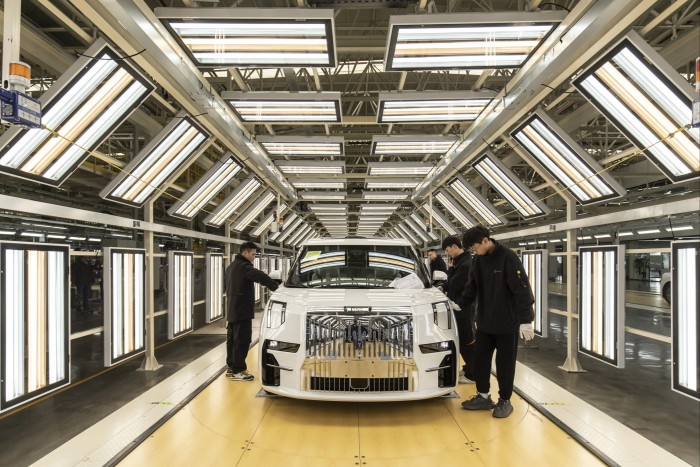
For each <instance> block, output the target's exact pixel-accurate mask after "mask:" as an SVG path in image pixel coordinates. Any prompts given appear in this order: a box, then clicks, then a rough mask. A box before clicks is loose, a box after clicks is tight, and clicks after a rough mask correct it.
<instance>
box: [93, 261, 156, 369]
mask: <svg viewBox="0 0 700 467" xmlns="http://www.w3.org/2000/svg"><path fill="white" fill-rule="evenodd" d="M102 257H103V258H104V268H103V274H104V276H105V277H104V279H103V283H104V284H105V290H104V294H103V295H104V327H105V330H104V364H105V366H106V367H110V366H112V365H114V364H116V363H119V362H121V361H123V360H126V359H129V358H131V357H133V356H134V355H138V354H140V353H142V352H144V351H145V350H146V340H145V337H146V294H145V290H146V250H143V249H129V248H104V249H103V251H102Z"/></svg>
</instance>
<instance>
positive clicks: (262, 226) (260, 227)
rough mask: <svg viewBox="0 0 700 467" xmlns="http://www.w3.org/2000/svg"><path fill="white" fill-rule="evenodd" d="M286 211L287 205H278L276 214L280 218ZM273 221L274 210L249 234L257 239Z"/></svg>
mask: <svg viewBox="0 0 700 467" xmlns="http://www.w3.org/2000/svg"><path fill="white" fill-rule="evenodd" d="M286 210H287V203H282V204H280V207H279V211H278V212H277V215H278V216H281V215H283V214H284V211H286ZM274 220H275V209H273V210H272V212H270V214H268V215H267V217H265V219H263V220H262V222H260V223H259V224H258V225H257V226H255V228H254V229H253V230H252V231H251V232H250V234H251V235H252V236H253V237H259V236H260V235H262V233H263V232H264V231H265V230H267V228H268V227H270V225H271V224H272V221H274Z"/></svg>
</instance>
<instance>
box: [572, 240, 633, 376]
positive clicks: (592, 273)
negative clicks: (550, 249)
mask: <svg viewBox="0 0 700 467" xmlns="http://www.w3.org/2000/svg"><path fill="white" fill-rule="evenodd" d="M578 251H579V276H578V277H579V294H578V295H579V308H578V309H579V351H581V352H582V353H585V354H586V355H589V356H591V357H593V358H597V359H598V360H601V361H603V362H605V363H608V364H610V365H613V366H616V367H618V368H624V367H625V266H624V260H625V259H624V258H625V247H624V246H623V245H611V246H595V247H579V250H578Z"/></svg>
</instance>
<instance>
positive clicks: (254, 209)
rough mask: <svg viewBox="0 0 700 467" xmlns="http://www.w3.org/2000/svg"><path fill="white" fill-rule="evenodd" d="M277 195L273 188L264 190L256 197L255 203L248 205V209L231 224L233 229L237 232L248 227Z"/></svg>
mask: <svg viewBox="0 0 700 467" xmlns="http://www.w3.org/2000/svg"><path fill="white" fill-rule="evenodd" d="M276 198H277V197H276V196H275V194H274V193H273V192H272V190H270V189H268V190H266V191H265V192H263V194H262V195H260V196H259V197H258V199H256V200H255V201H254V202H253V204H251V205H250V206H248V209H246V210H245V211H244V212H243V214H241V215H240V216H239V217H238V218H237V219H236V221H235V222H234V223H233V224H232V225H231V230H235V231H236V232H241V231H243V230H244V229H245V228H246V227H248V226H249V225H250V223H251V222H253V220H254V219H255V218H256V217H258V216H259V215H260V213H261V212H263V211H264V210H265V208H266V207H268V206H269V205H270V203H272V202H273V201H274V200H275V199H276Z"/></svg>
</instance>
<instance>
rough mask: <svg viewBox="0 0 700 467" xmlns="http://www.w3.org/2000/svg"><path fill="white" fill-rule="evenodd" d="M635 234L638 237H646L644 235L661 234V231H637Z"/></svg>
mask: <svg viewBox="0 0 700 467" xmlns="http://www.w3.org/2000/svg"><path fill="white" fill-rule="evenodd" d="M637 233H638V234H639V235H646V234H656V233H661V231H660V230H659V229H649V230H637Z"/></svg>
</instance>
